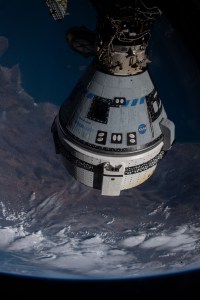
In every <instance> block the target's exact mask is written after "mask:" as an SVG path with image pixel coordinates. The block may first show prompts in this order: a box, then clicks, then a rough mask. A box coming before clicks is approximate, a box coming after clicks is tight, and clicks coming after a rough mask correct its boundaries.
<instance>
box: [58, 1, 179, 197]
mask: <svg viewBox="0 0 200 300" xmlns="http://www.w3.org/2000/svg"><path fill="white" fill-rule="evenodd" d="M91 2H92V4H93V5H94V6H95V8H96V10H97V25H96V32H95V34H94V33H93V32H90V30H88V29H87V28H85V27H80V28H72V29H70V30H68V32H67V33H66V39H67V41H68V43H69V46H70V47H72V48H73V49H74V50H76V51H77V52H79V53H81V54H83V55H84V56H90V55H94V59H93V61H92V63H91V65H90V66H89V67H88V69H87V70H86V71H85V73H84V74H83V76H82V78H81V79H80V81H79V82H78V84H77V86H76V87H75V88H74V90H73V91H72V93H71V95H70V97H69V99H67V100H66V101H65V102H64V103H63V104H62V106H61V108H60V111H59V114H58V115H57V116H56V118H55V119H54V122H53V124H52V133H53V138H54V143H55V148H56V153H58V154H61V157H62V159H63V161H64V164H65V165H66V167H67V170H68V171H69V173H70V174H71V175H72V176H73V177H74V178H75V179H76V180H78V181H79V182H81V183H82V184H85V185H87V186H88V187H91V188H95V189H99V190H100V191H101V194H102V195H107V196H118V195H120V192H121V191H122V190H126V189H130V188H133V187H135V186H137V185H139V184H141V183H143V182H144V181H146V180H147V179H148V178H149V177H150V176H151V175H152V174H153V172H154V171H155V169H156V166H157V163H158V161H159V160H160V159H162V157H163V156H164V154H165V153H166V151H168V150H169V149H170V148H171V145H172V143H173V141H174V137H175V126H174V123H173V122H172V121H170V120H169V119H168V118H167V115H166V112H165V109H164V107H163V105H162V102H161V99H160V97H159V94H158V92H157V90H156V87H155V85H154V83H153V81H152V79H151V77H150V74H149V72H148V63H149V62H150V61H149V59H148V56H147V54H146V50H147V47H148V42H149V39H150V36H151V30H152V26H153V24H154V21H155V20H156V18H157V17H158V16H159V15H160V13H161V12H160V10H159V9H158V8H157V7H152V8H149V7H147V6H146V5H145V3H144V2H143V1H141V0H139V1H133V0H125V1H124V0H116V1H113V0H110V1H109V0H103V1H97V0H91Z"/></svg>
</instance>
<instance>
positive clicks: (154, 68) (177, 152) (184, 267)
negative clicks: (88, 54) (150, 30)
mask: <svg viewBox="0 0 200 300" xmlns="http://www.w3.org/2000/svg"><path fill="white" fill-rule="evenodd" d="M164 28H165V31H164V35H163V30H164ZM175 40H176V41H177V36H176V34H175V32H174V29H173V28H172V27H171V26H170V25H169V24H168V23H166V20H165V19H162V18H161V21H160V26H159V27H157V29H155V39H154V40H153V41H152V44H151V48H150V49H151V51H150V53H151V55H152V57H153V58H154V59H153V60H152V61H153V62H152V65H151V66H150V72H151V73H152V74H153V76H154V80H155V81H156V83H157V85H158V89H159V90H160V93H161V95H162V98H163V103H164V106H165V108H166V111H167V113H168V115H169V116H170V119H172V120H173V121H174V122H175V124H176V137H177V139H176V141H175V143H174V145H173V146H172V148H171V149H170V151H169V152H168V153H167V155H166V156H165V157H164V159H163V160H162V161H160V162H159V164H158V166H157V169H156V171H155V173H154V174H153V175H152V177H151V178H150V179H149V180H148V181H146V182H145V183H144V184H142V185H141V186H138V187H136V188H133V189H130V190H127V191H123V192H122V193H121V196H120V197H106V196H101V195H100V193H99V191H97V190H94V189H91V188H88V187H86V186H84V185H82V184H80V183H78V182H77V181H75V180H74V179H73V178H72V177H71V176H70V175H69V174H68V173H67V170H66V169H65V168H64V166H63V165H62V163H61V160H60V158H59V156H57V155H56V154H55V149H54V143H53V138H52V135H51V131H50V128H51V124H52V121H53V119H54V116H55V115H56V114H57V113H58V110H59V106H58V105H56V104H54V103H50V102H38V101H37V99H35V98H33V97H32V96H31V95H30V94H28V92H26V89H25V88H24V87H23V83H22V81H21V71H20V66H19V65H18V64H17V65H13V66H12V67H8V66H3V65H1V66H0V272H2V273H5V274H14V275H24V276H29V277H30V276H31V277H32V276H33V277H37V278H53V279H55V278H60V279H119V278H120V279H128V278H144V277H152V276H155V275H165V274H175V273H176V274H177V273H181V272H184V271H191V270H199V269H200V201H199V200H200V196H199V195H200V143H199V141H200V139H199V137H200V135H199V129H198V124H199V123H198V118H199V110H198V107H199V104H198V101H197V100H198V99H199V91H198V90H199V88H198V87H199V83H200V73H199V70H198V69H197V68H196V66H195V63H193V61H192V58H189V59H187V62H186V60H185V65H184V70H185V72H184V74H183V70H182V67H181V63H180V62H181V60H182V59H183V55H186V54H187V51H186V50H184V49H185V48H183V51H182V53H181V55H182V56H181V57H180V56H178V55H177V56H176V55H175V57H176V59H174V54H175V53H176V54H177V53H178V52H179V50H180V49H182V44H180V40H178V42H179V43H178V44H177V43H176V44H174V41H175ZM158 43H159V45H160V47H161V51H160V52H159V53H158V50H157V49H158V47H157V46H158ZM167 43H170V46H169V48H168V49H167V50H165V49H166V44H167ZM8 47H9V41H8V39H7V37H5V36H1V37H0V55H1V56H3V55H4V54H5V53H6V51H7V49H8ZM179 54H180V53H179ZM75 55H77V54H75ZM162 56H165V59H164V63H165V65H164V67H165V69H163V57H162ZM169 63H171V65H170V64H169ZM159 71H160V72H159ZM172 71H173V73H172ZM170 74H172V75H173V79H171V81H170ZM194 78H195V80H193V79H194ZM163 81H164V82H165V84H161V82H163ZM186 82H187V84H185V83H186ZM188 95H190V104H189V103H188V101H189V100H188ZM169 99H170V100H169ZM190 111H191V114H189V113H190Z"/></svg>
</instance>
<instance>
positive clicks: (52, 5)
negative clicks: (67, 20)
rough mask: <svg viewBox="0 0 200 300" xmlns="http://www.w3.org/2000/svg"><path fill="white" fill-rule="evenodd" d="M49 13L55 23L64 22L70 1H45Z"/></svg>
mask: <svg viewBox="0 0 200 300" xmlns="http://www.w3.org/2000/svg"><path fill="white" fill-rule="evenodd" d="M45 2H46V5H47V7H48V8H49V13H50V14H51V15H52V17H53V19H54V20H55V21H62V20H63V19H64V17H65V15H66V14H67V2H68V0H45Z"/></svg>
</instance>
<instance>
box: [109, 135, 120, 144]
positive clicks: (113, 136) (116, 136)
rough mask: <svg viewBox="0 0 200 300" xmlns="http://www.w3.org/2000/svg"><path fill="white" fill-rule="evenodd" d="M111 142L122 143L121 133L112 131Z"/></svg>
mask: <svg viewBox="0 0 200 300" xmlns="http://www.w3.org/2000/svg"><path fill="white" fill-rule="evenodd" d="M111 143H113V144H122V133H112V135H111Z"/></svg>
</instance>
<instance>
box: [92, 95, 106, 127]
mask: <svg viewBox="0 0 200 300" xmlns="http://www.w3.org/2000/svg"><path fill="white" fill-rule="evenodd" d="M110 102H111V100H109V99H105V98H101V97H98V96H95V97H94V99H93V101H92V103H91V106H90V109H89V111H88V114H87V118H88V119H90V120H93V121H95V122H99V123H104V124H107V122H108V116H109V108H110Z"/></svg>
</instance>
